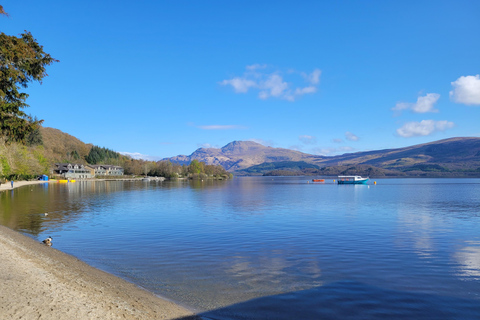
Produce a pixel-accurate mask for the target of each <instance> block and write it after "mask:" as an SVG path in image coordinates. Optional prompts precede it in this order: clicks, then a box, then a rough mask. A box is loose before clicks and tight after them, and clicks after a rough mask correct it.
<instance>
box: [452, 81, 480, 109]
mask: <svg viewBox="0 0 480 320" xmlns="http://www.w3.org/2000/svg"><path fill="white" fill-rule="evenodd" d="M452 86H453V90H452V91H450V99H451V100H452V101H453V102H456V103H463V104H466V105H480V75H478V74H477V75H476V76H461V77H460V78H458V79H457V80H456V81H454V82H452Z"/></svg>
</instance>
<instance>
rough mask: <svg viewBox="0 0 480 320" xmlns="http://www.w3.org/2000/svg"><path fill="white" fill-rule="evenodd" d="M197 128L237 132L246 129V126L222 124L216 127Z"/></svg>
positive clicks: (215, 125)
mask: <svg viewBox="0 0 480 320" xmlns="http://www.w3.org/2000/svg"><path fill="white" fill-rule="evenodd" d="M197 128H199V129H202V130H237V129H246V127H244V126H239V125H231V124H227V125H221V124H214V125H206V126H197Z"/></svg>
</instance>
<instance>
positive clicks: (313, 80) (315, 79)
mask: <svg viewBox="0 0 480 320" xmlns="http://www.w3.org/2000/svg"><path fill="white" fill-rule="evenodd" d="M321 74H322V71H321V70H320V69H315V70H313V72H312V73H310V74H306V73H302V76H303V77H304V78H305V80H306V81H307V82H308V83H310V84H312V85H315V84H318V83H320V75H321Z"/></svg>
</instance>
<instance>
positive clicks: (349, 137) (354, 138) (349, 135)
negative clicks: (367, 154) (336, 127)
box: [345, 131, 360, 141]
mask: <svg viewBox="0 0 480 320" xmlns="http://www.w3.org/2000/svg"><path fill="white" fill-rule="evenodd" d="M345 138H346V139H347V140H349V141H358V140H360V138H359V137H357V136H356V135H354V134H353V133H351V132H350V131H347V132H345Z"/></svg>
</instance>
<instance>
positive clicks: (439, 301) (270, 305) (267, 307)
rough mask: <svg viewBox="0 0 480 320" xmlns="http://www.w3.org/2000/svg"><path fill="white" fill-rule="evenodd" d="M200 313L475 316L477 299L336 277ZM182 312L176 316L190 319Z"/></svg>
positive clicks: (223, 316) (223, 319)
mask: <svg viewBox="0 0 480 320" xmlns="http://www.w3.org/2000/svg"><path fill="white" fill-rule="evenodd" d="M199 316H200V317H201V318H202V319H215V320H227V319H229V320H230V319H242V320H246V319H274V320H283V319H285V320H286V319H289V320H290V319H342V320H344V319H355V320H357V319H382V320H383V319H389V320H390V319H417V320H418V319H462V320H463V319H468V320H469V319H472V320H473V319H480V300H469V299H461V298H455V297H445V296H435V295H428V294H421V293H413V292H403V291H394V290H386V289H381V288H378V287H373V286H369V285H365V284H363V283H359V282H355V281H341V282H336V283H332V284H329V285H326V286H322V287H317V288H314V289H310V290H303V291H297V292H289V293H285V294H280V295H275V296H269V297H262V298H258V299H253V300H249V301H246V302H242V303H238V304H234V305H231V306H228V307H224V308H221V309H217V310H212V311H207V312H204V313H201V314H199ZM192 319H198V318H197V317H185V318H181V319H178V320H192Z"/></svg>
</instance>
